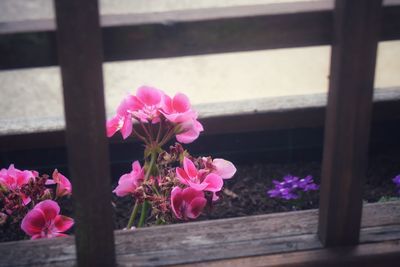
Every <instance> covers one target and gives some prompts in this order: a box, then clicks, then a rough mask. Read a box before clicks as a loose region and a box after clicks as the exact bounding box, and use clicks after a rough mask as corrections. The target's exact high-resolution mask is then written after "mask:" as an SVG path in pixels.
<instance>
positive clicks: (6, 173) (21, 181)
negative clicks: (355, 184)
mask: <svg viewBox="0 0 400 267" xmlns="http://www.w3.org/2000/svg"><path fill="white" fill-rule="evenodd" d="M36 176H38V172H37V171H26V170H25V171H21V170H18V169H16V168H15V167H14V164H11V165H10V166H9V167H8V169H1V170H0V184H1V185H2V186H3V187H4V188H6V189H7V190H11V191H18V190H20V189H21V188H22V186H24V185H26V184H27V183H29V181H30V180H31V179H35V177H36ZM19 194H20V197H21V199H22V203H23V204H24V205H28V204H29V203H30V202H31V199H30V197H28V196H26V195H25V194H23V193H19Z"/></svg>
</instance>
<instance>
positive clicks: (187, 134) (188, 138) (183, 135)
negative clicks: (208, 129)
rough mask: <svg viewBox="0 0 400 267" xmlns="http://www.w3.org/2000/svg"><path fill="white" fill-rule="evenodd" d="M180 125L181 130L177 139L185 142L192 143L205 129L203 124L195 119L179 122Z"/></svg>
mask: <svg viewBox="0 0 400 267" xmlns="http://www.w3.org/2000/svg"><path fill="white" fill-rule="evenodd" d="M178 127H179V129H180V130H179V131H178V133H177V134H176V140H178V142H180V143H183V144H189V143H192V142H193V141H194V140H196V139H197V138H198V137H199V135H200V133H201V132H202V131H203V130H204V128H203V125H202V124H201V123H200V122H199V121H197V120H195V119H190V120H188V121H185V122H183V123H181V124H179V126H178Z"/></svg>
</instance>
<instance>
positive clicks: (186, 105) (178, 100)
mask: <svg viewBox="0 0 400 267" xmlns="http://www.w3.org/2000/svg"><path fill="white" fill-rule="evenodd" d="M172 106H173V108H174V110H175V111H177V112H180V113H183V112H186V111H188V110H189V109H190V101H189V98H188V97H187V96H186V95H184V94H182V93H177V94H176V95H175V96H174V99H173V100H172Z"/></svg>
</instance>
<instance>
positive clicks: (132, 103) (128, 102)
mask: <svg viewBox="0 0 400 267" xmlns="http://www.w3.org/2000/svg"><path fill="white" fill-rule="evenodd" d="M141 108H143V104H142V102H140V100H139V99H138V98H137V97H136V96H133V95H128V96H126V97H125V98H124V99H123V100H122V102H121V103H120V104H119V106H118V108H117V114H118V115H119V116H121V117H123V116H125V115H126V114H127V113H128V112H132V111H137V110H139V109H141Z"/></svg>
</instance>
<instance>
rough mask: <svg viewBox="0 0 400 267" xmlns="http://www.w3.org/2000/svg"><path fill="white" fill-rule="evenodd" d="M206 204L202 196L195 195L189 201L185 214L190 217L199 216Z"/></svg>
mask: <svg viewBox="0 0 400 267" xmlns="http://www.w3.org/2000/svg"><path fill="white" fill-rule="evenodd" d="M206 204H207V200H206V199H205V198H204V197H196V198H195V199H193V200H192V202H190V204H189V207H188V209H187V211H186V216H187V217H188V218H190V219H196V218H197V217H199V215H200V214H201V212H202V211H203V209H204V207H205V206H206Z"/></svg>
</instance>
